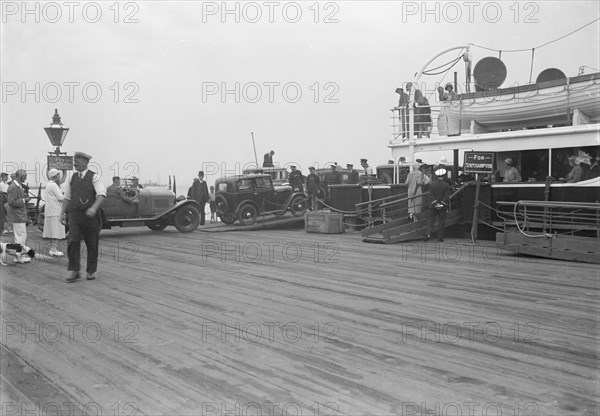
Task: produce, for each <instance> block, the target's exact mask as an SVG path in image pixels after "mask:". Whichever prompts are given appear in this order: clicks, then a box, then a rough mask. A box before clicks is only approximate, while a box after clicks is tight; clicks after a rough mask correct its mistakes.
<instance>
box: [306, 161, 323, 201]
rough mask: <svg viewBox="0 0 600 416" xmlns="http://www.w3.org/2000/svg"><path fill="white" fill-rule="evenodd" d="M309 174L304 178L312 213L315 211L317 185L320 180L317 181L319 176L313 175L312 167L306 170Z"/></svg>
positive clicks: (313, 169)
mask: <svg viewBox="0 0 600 416" xmlns="http://www.w3.org/2000/svg"><path fill="white" fill-rule="evenodd" d="M308 170H309V171H310V173H309V174H308V176H307V177H306V193H307V194H308V199H309V201H310V202H311V207H312V210H313V211H316V210H317V208H318V207H317V194H318V193H319V184H320V182H321V179H319V175H317V174H316V173H315V168H314V166H311V167H309V168H308Z"/></svg>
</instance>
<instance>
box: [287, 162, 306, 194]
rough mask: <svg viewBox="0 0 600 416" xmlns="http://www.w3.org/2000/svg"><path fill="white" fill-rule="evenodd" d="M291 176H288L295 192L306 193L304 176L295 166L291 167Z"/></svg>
mask: <svg viewBox="0 0 600 416" xmlns="http://www.w3.org/2000/svg"><path fill="white" fill-rule="evenodd" d="M290 169H291V170H292V171H291V172H290V175H289V176H288V181H289V182H290V186H291V187H292V190H293V191H294V192H304V176H302V172H300V171H299V170H297V169H296V166H295V165H291V166H290Z"/></svg>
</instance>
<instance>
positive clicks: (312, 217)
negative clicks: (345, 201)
mask: <svg viewBox="0 0 600 416" xmlns="http://www.w3.org/2000/svg"><path fill="white" fill-rule="evenodd" d="M304 225H305V228H306V232H307V233H322V234H341V233H343V232H344V217H343V216H342V214H338V213H335V212H307V213H306V216H305V217H304Z"/></svg>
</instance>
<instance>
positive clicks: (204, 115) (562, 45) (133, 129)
mask: <svg viewBox="0 0 600 416" xmlns="http://www.w3.org/2000/svg"><path fill="white" fill-rule="evenodd" d="M1 6H2V22H1V27H0V29H1V32H0V35H1V37H0V46H1V50H0V58H1V61H0V62H1V63H0V79H1V85H2V102H1V104H0V109H1V116H0V123H1V124H0V140H1V147H0V149H1V154H0V161H1V164H2V171H6V172H9V173H10V172H12V171H14V170H16V168H17V167H19V168H24V169H26V170H27V171H28V173H29V175H28V176H29V178H28V180H29V183H30V185H31V184H36V183H39V182H43V181H45V171H46V157H47V154H48V152H49V151H52V150H53V148H52V147H51V145H50V142H49V140H48V138H47V136H46V134H45V132H44V130H43V128H44V127H46V126H48V125H49V124H50V122H51V121H52V115H53V113H54V109H55V108H57V109H58V111H59V114H60V116H61V118H62V122H63V124H64V125H65V126H66V127H68V128H69V129H70V130H69V133H68V136H67V138H66V140H65V143H64V144H63V146H62V150H63V151H65V152H67V153H68V154H69V155H72V154H73V153H74V152H75V151H84V152H86V153H88V154H90V155H92V156H93V159H92V164H91V167H92V169H95V170H96V171H98V172H99V173H101V175H102V177H103V178H104V182H105V183H106V184H107V185H108V184H109V183H110V182H111V181H110V178H111V177H112V176H113V175H120V176H122V177H131V176H137V177H139V178H140V179H141V181H148V180H151V181H160V182H162V183H166V182H167V181H168V175H175V176H176V177H177V183H178V185H179V186H180V187H183V188H184V189H187V187H188V186H189V185H190V184H191V182H192V179H193V177H195V176H196V174H197V172H198V171H199V170H201V169H202V170H204V171H205V172H206V173H207V179H208V181H209V183H211V182H213V181H214V180H215V179H217V178H218V177H220V176H223V175H226V174H234V173H239V172H240V170H241V169H242V168H243V167H245V166H253V165H254V150H253V143H252V133H253V134H254V141H255V144H256V154H257V158H258V161H259V164H260V163H262V159H263V155H264V154H265V153H266V152H268V151H270V150H274V151H275V155H274V162H275V164H276V165H279V166H289V165H290V164H295V165H297V166H299V167H300V169H302V170H303V171H304V172H307V170H308V166H310V165H314V166H317V167H322V166H325V165H327V164H329V163H331V162H337V163H338V164H343V165H345V164H346V163H354V164H355V166H357V165H359V161H360V159H361V158H367V159H369V164H370V165H371V166H376V165H378V164H382V163H386V162H387V160H388V159H389V158H390V155H391V151H390V149H389V148H388V144H389V140H390V139H391V138H392V129H391V127H390V125H391V120H390V116H391V112H390V109H391V108H392V107H393V106H395V105H396V104H397V101H398V96H397V95H396V94H395V92H394V90H395V89H396V87H399V86H402V85H404V84H405V83H406V82H408V81H411V80H412V78H413V76H414V74H415V73H416V72H417V71H418V70H419V69H420V68H421V67H422V66H423V65H424V64H425V62H426V61H427V60H428V59H429V58H431V57H432V56H434V55H435V54H436V53H438V52H439V51H441V50H444V49H446V48H449V47H452V46H456V45H463V44H469V43H471V44H474V45H478V46H472V47H471V49H470V51H471V55H472V59H473V62H474V64H476V63H477V61H479V60H480V59H482V58H484V57H487V56H495V57H497V56H498V52H494V51H489V50H486V49H483V48H481V47H479V46H484V47H488V48H492V49H500V50H503V51H505V52H503V53H502V60H503V62H504V63H505V65H506V67H507V70H508V74H507V79H506V81H505V83H504V86H508V85H514V84H526V83H528V82H529V77H530V69H531V62H532V61H531V55H532V53H531V48H534V47H537V46H539V45H543V44H545V43H547V42H549V41H552V40H554V39H557V38H559V37H561V36H563V35H566V34H568V33H569V32H572V31H574V30H576V29H578V28H580V27H582V26H584V25H586V24H588V23H590V22H592V21H593V20H594V19H597V18H598V17H600V3H599V2H597V1H589V2H587V1H582V2H574V1H541V2H516V1H506V2H505V1H497V2H486V1H475V2H466V1H465V2H433V1H432V2H421V1H419V2H411V1H404V2H400V1H394V2H392V1H348V2H338V1H335V2H326V1H324V2H315V1H308V2H286V1H264V2H261V1H258V2H227V3H225V2H221V1H218V2H212V1H205V2H202V1H198V2H191V1H187V2H175V1H174V2H161V1H131V2H113V1H111V2H85V1H81V2H79V1H76V2H71V3H70V2H60V1H59V2H21V1H2V2H1ZM599 28H600V25H599V23H598V22H597V21H596V22H595V23H593V24H591V25H589V26H587V27H586V28H584V29H582V30H580V31H578V32H577V33H575V34H573V35H571V36H568V37H566V38H564V39H562V40H560V41H557V42H554V43H552V44H549V45H547V46H544V47H541V48H536V49H535V55H534V60H533V70H532V71H531V72H532V73H533V79H535V77H536V76H537V74H539V73H540V72H541V71H542V70H544V69H546V68H558V69H560V70H562V71H563V72H564V73H565V74H566V75H567V76H575V75H577V74H578V71H579V68H580V67H581V66H584V65H585V66H587V67H589V68H595V69H596V71H595V70H593V69H588V68H586V69H585V71H586V73H590V72H597V69H598V68H600V59H599V50H600V47H599V45H598V43H599V39H600V31H599ZM513 49H528V51H526V52H520V53H508V52H506V51H508V50H513ZM454 57H456V53H450V54H448V55H445V56H444V57H443V58H440V60H438V61H436V62H437V63H440V64H441V63H444V62H447V61H449V60H451V59H452V58H454ZM434 66H435V65H434ZM452 71H457V72H458V74H459V75H458V79H459V81H460V80H462V79H463V78H464V65H463V63H462V62H459V64H458V65H457V66H455V67H454V68H453V69H452V70H451V72H450V73H448V74H447V75H446V77H445V78H442V77H441V76H437V77H427V78H423V79H422V80H421V81H422V82H423V84H421V85H422V89H423V90H425V91H427V90H434V89H435V87H436V86H437V85H438V84H437V83H442V84H443V83H445V82H447V81H451V79H452ZM431 97H434V96H431ZM435 100H436V98H433V100H432V99H431V98H430V101H432V102H435ZM179 193H183V192H179Z"/></svg>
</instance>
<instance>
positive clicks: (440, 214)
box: [425, 168, 450, 242]
mask: <svg viewBox="0 0 600 416" xmlns="http://www.w3.org/2000/svg"><path fill="white" fill-rule="evenodd" d="M444 176H446V169H444V168H438V169H437V170H436V171H435V180H434V181H433V182H432V183H431V185H429V200H430V201H431V202H430V204H429V221H428V222H427V236H426V237H425V241H427V240H429V238H430V237H431V231H432V230H433V224H434V222H435V219H436V218H437V219H438V220H439V224H438V232H437V239H438V241H440V242H442V241H444V228H445V227H446V213H447V212H448V204H449V203H450V185H449V184H448V182H446V181H444V180H443V177H444Z"/></svg>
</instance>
